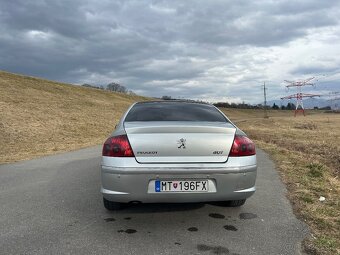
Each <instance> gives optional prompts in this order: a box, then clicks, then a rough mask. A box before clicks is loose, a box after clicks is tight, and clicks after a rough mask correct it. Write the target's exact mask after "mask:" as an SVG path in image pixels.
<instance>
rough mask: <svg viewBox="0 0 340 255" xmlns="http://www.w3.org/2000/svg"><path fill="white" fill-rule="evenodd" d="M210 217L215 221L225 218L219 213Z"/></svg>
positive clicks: (211, 214)
mask: <svg viewBox="0 0 340 255" xmlns="http://www.w3.org/2000/svg"><path fill="white" fill-rule="evenodd" d="M209 216H210V217H211V218H214V219H224V218H225V216H224V215H222V214H219V213H210V214H209Z"/></svg>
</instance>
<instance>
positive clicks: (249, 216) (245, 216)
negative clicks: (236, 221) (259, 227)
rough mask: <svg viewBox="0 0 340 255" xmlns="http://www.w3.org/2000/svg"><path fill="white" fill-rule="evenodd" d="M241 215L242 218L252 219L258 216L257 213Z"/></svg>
mask: <svg viewBox="0 0 340 255" xmlns="http://www.w3.org/2000/svg"><path fill="white" fill-rule="evenodd" d="M239 216H240V219H241V220H251V219H255V218H257V215H256V214H255V213H240V215H239Z"/></svg>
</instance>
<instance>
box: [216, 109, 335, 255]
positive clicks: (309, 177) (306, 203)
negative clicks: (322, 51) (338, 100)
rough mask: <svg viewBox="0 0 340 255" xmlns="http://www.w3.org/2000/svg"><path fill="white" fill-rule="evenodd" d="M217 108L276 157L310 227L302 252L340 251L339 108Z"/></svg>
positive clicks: (299, 212)
mask: <svg viewBox="0 0 340 255" xmlns="http://www.w3.org/2000/svg"><path fill="white" fill-rule="evenodd" d="M222 110H223V111H224V112H225V113H226V114H227V115H228V116H230V118H231V119H232V120H234V121H235V122H236V123H237V125H238V126H239V127H240V128H241V129H243V130H244V131H245V132H246V133H247V134H248V135H249V136H250V137H251V138H252V139H253V140H254V141H255V142H256V144H257V146H258V147H260V148H262V149H264V150H266V151H267V152H269V154H270V155H271V156H272V158H273V159H274V160H275V161H276V163H277V164H276V165H277V167H278V170H279V171H280V173H281V176H282V179H283V181H284V182H285V183H286V185H287V188H288V190H289V194H288V197H289V199H290V201H291V202H292V204H293V207H294V210H295V213H296V214H297V215H298V216H299V217H300V218H301V219H302V220H304V221H306V223H307V224H308V225H309V226H310V228H311V231H312V237H311V238H310V239H308V240H305V242H304V247H305V249H306V250H307V251H308V253H310V254H340V243H339V240H340V204H339V201H340V198H339V197H340V181H339V177H340V114H325V113H320V112H318V111H309V115H307V116H306V117H303V116H299V117H296V118H294V117H293V114H292V112H289V111H270V112H269V115H270V116H271V117H270V118H269V119H264V118H261V117H262V116H263V113H262V112H259V111H257V112H254V111H253V110H241V111H239V110H234V109H222ZM321 196H323V197H325V198H326V200H325V201H324V202H321V201H319V198H320V197H321Z"/></svg>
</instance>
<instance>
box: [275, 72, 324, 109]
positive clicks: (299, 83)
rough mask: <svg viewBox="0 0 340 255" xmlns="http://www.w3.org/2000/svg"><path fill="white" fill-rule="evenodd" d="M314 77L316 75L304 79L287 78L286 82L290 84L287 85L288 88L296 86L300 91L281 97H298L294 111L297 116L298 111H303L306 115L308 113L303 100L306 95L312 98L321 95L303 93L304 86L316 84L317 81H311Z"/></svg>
mask: <svg viewBox="0 0 340 255" xmlns="http://www.w3.org/2000/svg"><path fill="white" fill-rule="evenodd" d="M313 79H315V77H311V78H308V79H306V80H302V81H287V80H285V82H286V83H288V85H286V88H287V89H288V90H289V89H290V88H292V87H296V88H297V90H298V92H297V93H296V94H293V95H289V96H285V97H281V100H283V99H289V100H290V99H293V98H295V99H296V108H295V111H294V116H296V115H297V113H298V112H302V113H303V115H304V116H305V115H306V114H305V108H304V106H303V101H302V99H303V98H304V97H310V98H313V97H320V95H316V94H305V93H302V87H304V86H314V85H315V83H312V82H311V81H312V80H313Z"/></svg>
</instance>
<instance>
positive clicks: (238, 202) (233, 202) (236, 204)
mask: <svg viewBox="0 0 340 255" xmlns="http://www.w3.org/2000/svg"><path fill="white" fill-rule="evenodd" d="M245 202H246V199H242V200H231V201H229V203H228V204H229V206H230V207H239V206H242V205H244V203H245Z"/></svg>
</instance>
